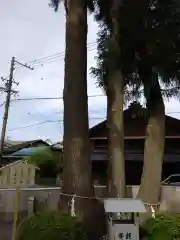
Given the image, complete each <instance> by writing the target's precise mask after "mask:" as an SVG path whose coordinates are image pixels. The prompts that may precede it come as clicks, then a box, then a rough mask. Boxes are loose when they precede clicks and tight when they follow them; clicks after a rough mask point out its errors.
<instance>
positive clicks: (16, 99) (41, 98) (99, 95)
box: [11, 94, 106, 102]
mask: <svg viewBox="0 0 180 240" xmlns="http://www.w3.org/2000/svg"><path fill="white" fill-rule="evenodd" d="M96 97H106V95H104V94H93V95H89V96H88V98H96ZM59 99H60V100H62V99H63V97H30V98H15V99H12V100H11V102H16V101H37V100H59Z"/></svg>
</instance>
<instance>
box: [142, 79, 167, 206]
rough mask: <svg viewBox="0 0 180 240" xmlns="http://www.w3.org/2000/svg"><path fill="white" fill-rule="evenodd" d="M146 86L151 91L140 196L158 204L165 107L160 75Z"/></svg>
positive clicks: (145, 200)
mask: <svg viewBox="0 0 180 240" xmlns="http://www.w3.org/2000/svg"><path fill="white" fill-rule="evenodd" d="M144 88H145V92H146V91H150V95H149V97H148V99H147V106H148V110H149V118H148V125H147V128H146V132H147V133H146V134H147V135H146V140H145V146H144V166H143V173H142V178H141V185H140V189H139V193H138V198H140V199H142V200H143V201H144V202H147V203H150V204H157V203H158V202H159V197H160V191H161V173H162V165H163V157H164V143H165V107H164V102H163V98H162V95H161V90H160V85H159V81H158V77H156V81H155V85H154V86H153V87H152V88H151V87H150V86H147V85H145V86H144ZM146 88H149V89H146ZM155 95H156V96H155Z"/></svg>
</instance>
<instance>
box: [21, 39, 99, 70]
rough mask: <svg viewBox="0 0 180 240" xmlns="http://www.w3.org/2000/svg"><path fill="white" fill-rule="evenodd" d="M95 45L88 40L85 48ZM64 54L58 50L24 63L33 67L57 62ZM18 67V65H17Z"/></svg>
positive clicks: (91, 48) (89, 49) (91, 47)
mask: <svg viewBox="0 0 180 240" xmlns="http://www.w3.org/2000/svg"><path fill="white" fill-rule="evenodd" d="M95 46H96V42H95V41H94V42H90V43H88V44H87V50H88V51H92V50H95V49H96V48H94V47H95ZM64 55H65V52H60V53H55V54H52V55H49V56H46V57H42V58H37V59H34V60H31V61H28V62H26V64H30V65H32V66H33V67H38V66H42V65H44V64H48V63H53V62H57V61H60V60H63V59H64ZM19 67H20V66H19Z"/></svg>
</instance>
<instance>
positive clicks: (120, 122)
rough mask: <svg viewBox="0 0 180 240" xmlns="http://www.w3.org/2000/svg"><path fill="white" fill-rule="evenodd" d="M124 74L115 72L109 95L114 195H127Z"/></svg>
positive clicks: (112, 192) (110, 152)
mask: <svg viewBox="0 0 180 240" xmlns="http://www.w3.org/2000/svg"><path fill="white" fill-rule="evenodd" d="M122 83H123V76H122V74H121V72H119V71H117V72H116V73H114V75H113V76H112V79H111V83H110V84H109V90H110V92H111V93H110V96H109V97H108V104H109V107H108V118H107V119H108V131H109V134H108V141H109V158H110V159H109V161H110V162H109V164H110V171H111V172H110V174H111V177H110V179H111V183H110V189H109V190H110V193H111V194H112V196H114V197H115V196H118V197H125V195H126V181H125V161H124V116H123V103H124V96H123V86H122Z"/></svg>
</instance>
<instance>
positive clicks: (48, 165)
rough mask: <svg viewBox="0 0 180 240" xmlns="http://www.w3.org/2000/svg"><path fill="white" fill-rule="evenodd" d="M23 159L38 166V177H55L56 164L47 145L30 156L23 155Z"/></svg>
mask: <svg viewBox="0 0 180 240" xmlns="http://www.w3.org/2000/svg"><path fill="white" fill-rule="evenodd" d="M24 160H25V161H26V162H27V163H29V164H33V165H35V166H36V167H38V169H39V171H38V174H39V177H42V178H43V177H46V178H48V177H56V174H57V172H58V166H57V163H56V161H55V160H54V158H53V155H52V152H51V150H50V149H49V148H48V147H47V148H44V149H43V150H42V149H40V150H37V151H36V152H33V153H32V154H31V155H30V156H28V157H25V158H24Z"/></svg>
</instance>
